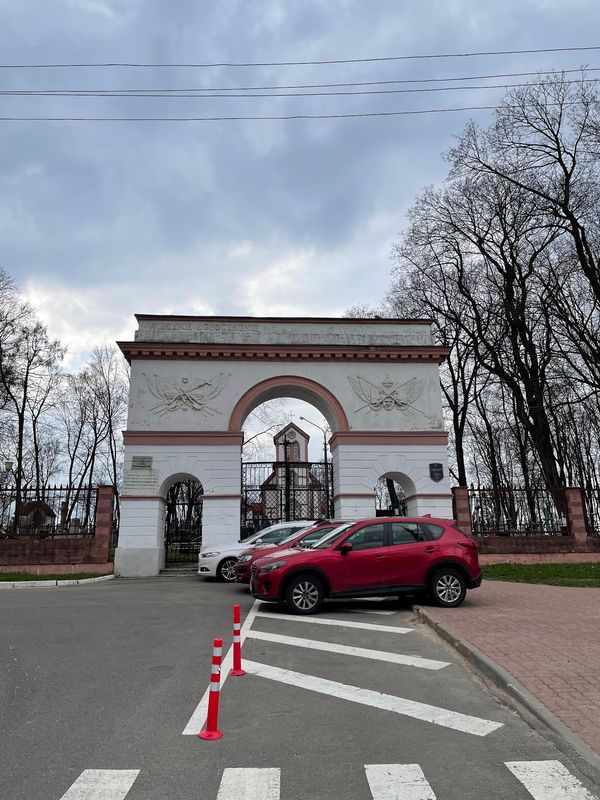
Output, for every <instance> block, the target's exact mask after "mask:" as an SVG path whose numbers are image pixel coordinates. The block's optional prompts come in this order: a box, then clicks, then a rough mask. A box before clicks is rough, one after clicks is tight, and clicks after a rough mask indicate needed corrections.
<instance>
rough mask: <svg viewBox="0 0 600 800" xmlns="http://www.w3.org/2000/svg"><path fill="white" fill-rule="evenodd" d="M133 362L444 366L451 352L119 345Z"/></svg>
mask: <svg viewBox="0 0 600 800" xmlns="http://www.w3.org/2000/svg"><path fill="white" fill-rule="evenodd" d="M117 344H118V346H119V347H120V348H121V351H122V352H123V355H124V356H125V357H126V358H127V360H128V361H129V362H130V363H131V361H132V360H133V359H153V360H161V359H187V360H201V361H419V362H421V363H433V364H441V363H442V361H444V360H445V359H446V357H447V355H448V353H449V352H450V351H449V350H448V349H447V348H445V347H437V346H435V345H397V346H396V345H362V346H361V345H356V346H349V345H301V344H298V345H294V344H289V345H285V344H264V345H263V344H261V345H256V344H254V345H246V344H195V343H183V342H117Z"/></svg>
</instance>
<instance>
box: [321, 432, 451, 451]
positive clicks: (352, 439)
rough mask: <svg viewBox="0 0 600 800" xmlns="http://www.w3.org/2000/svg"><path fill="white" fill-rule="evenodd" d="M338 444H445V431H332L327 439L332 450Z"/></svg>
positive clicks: (446, 435) (446, 442)
mask: <svg viewBox="0 0 600 800" xmlns="http://www.w3.org/2000/svg"><path fill="white" fill-rule="evenodd" d="M340 444H358V445H382V444H388V445H389V444H392V445H398V444H418V445H423V444H425V445H443V446H445V445H447V444H448V434H447V433H446V432H445V431H344V432H339V433H334V434H333V436H332V437H331V439H330V440H329V446H330V447H331V449H332V450H335V448H336V447H337V446H338V445H340Z"/></svg>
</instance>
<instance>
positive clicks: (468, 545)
mask: <svg viewBox="0 0 600 800" xmlns="http://www.w3.org/2000/svg"><path fill="white" fill-rule="evenodd" d="M456 544H457V545H458V546H459V547H464V548H465V550H477V542H474V541H473V540H472V539H465V541H464V542H457V543H456Z"/></svg>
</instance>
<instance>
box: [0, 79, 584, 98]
mask: <svg viewBox="0 0 600 800" xmlns="http://www.w3.org/2000/svg"><path fill="white" fill-rule="evenodd" d="M587 82H588V83H598V82H600V78H589V79H588V81H587ZM573 83H579V81H564V82H563V85H565V84H573ZM547 84H548V82H546V83H544V81H541V82H539V83H536V82H529V83H497V84H485V85H483V86H482V85H477V84H475V85H473V84H471V85H469V86H435V87H420V88H416V89H360V90H358V91H354V90H352V91H342V92H269V93H265V92H263V93H261V94H255V93H249V92H246V93H244V94H229V93H227V94H214V93H211V94H201V93H197V92H194V93H193V94H190V93H185V92H183V91H181V92H179V93H178V94H172V93H169V94H167V93H165V92H151V91H149V90H148V91H146V93H145V94H144V93H141V92H125V91H117V92H108V91H106V92H94V91H85V90H83V91H70V90H61V91H58V90H57V91H54V90H51V89H50V90H44V91H14V90H0V97H94V98H103V97H135V98H136V99H138V100H141V99H143V98H160V97H162V98H165V97H167V98H169V99H171V100H176V99H182V100H185V99H194V100H213V99H215V98H227V99H232V98H244V99H246V98H247V99H251V98H260V97H351V96H365V95H385V94H422V93H430V92H457V91H464V90H469V91H473V90H480V89H515V88H522V87H524V86H544V85H547Z"/></svg>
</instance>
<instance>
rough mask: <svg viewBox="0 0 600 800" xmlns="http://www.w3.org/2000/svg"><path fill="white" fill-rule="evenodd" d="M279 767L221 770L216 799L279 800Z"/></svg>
mask: <svg viewBox="0 0 600 800" xmlns="http://www.w3.org/2000/svg"><path fill="white" fill-rule="evenodd" d="M280 782H281V779H280V770H279V769H271V768H268V769H252V768H247V769H242V768H229V769H225V770H223V777H222V778H221V785H220V786H219V793H218V794H217V800H279V792H280Z"/></svg>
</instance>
